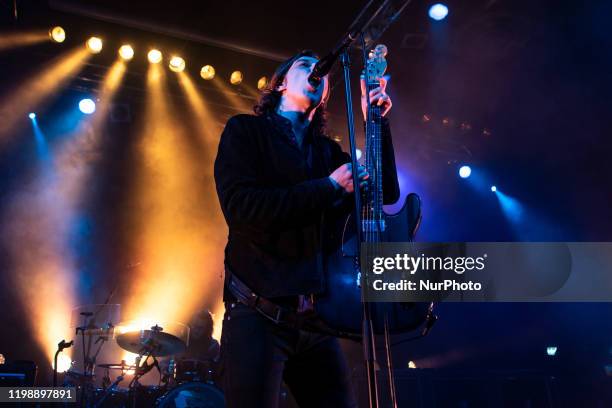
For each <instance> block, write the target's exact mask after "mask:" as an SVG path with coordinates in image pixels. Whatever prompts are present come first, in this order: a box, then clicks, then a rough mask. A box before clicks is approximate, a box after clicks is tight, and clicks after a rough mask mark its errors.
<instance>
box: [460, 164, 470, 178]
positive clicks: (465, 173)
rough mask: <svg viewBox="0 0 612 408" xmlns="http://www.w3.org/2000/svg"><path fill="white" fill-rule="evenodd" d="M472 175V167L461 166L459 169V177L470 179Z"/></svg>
mask: <svg viewBox="0 0 612 408" xmlns="http://www.w3.org/2000/svg"><path fill="white" fill-rule="evenodd" d="M470 174H472V168H471V167H470V166H461V167H460V168H459V177H461V178H468V177H470Z"/></svg>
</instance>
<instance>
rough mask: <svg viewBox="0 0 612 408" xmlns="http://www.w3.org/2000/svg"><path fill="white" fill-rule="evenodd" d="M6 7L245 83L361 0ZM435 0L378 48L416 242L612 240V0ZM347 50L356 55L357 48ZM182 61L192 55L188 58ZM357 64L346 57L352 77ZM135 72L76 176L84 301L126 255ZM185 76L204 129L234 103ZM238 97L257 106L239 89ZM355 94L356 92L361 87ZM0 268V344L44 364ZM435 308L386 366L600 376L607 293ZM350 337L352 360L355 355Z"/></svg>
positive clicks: (50, 125) (330, 34) (6, 185)
mask: <svg viewBox="0 0 612 408" xmlns="http://www.w3.org/2000/svg"><path fill="white" fill-rule="evenodd" d="M11 3H12V2H7V1H3V2H2V3H0V17H1V20H0V21H2V23H3V27H4V30H5V31H6V32H9V31H14V30H20V29H27V28H31V27H47V26H50V25H51V24H61V25H63V26H64V27H65V28H66V29H67V31H68V33H69V39H68V40H67V43H68V44H70V43H71V42H72V44H77V43H78V41H83V40H84V39H85V38H87V37H88V36H89V35H91V34H92V33H94V32H102V33H104V35H105V36H106V37H107V38H108V41H107V43H106V44H108V43H109V42H110V43H111V44H112V45H109V46H110V47H113V46H114V45H118V44H119V43H120V41H122V40H123V39H125V38H129V39H130V40H131V41H133V42H136V45H137V47H138V46H139V45H140V46H142V47H144V46H146V45H148V44H150V43H152V42H153V41H155V42H156V43H157V44H160V43H161V44H163V46H164V47H166V48H168V49H175V50H177V51H180V52H181V53H182V54H183V55H185V56H186V59H187V63H188V70H190V71H192V74H193V76H194V77H197V75H198V69H196V67H199V65H198V64H200V65H202V64H204V63H210V64H212V65H214V66H215V67H216V69H217V72H218V73H221V72H223V73H225V74H226V75H227V74H228V73H229V72H230V71H231V70H233V69H237V68H239V69H241V70H242V71H243V72H244V73H245V82H248V83H250V84H254V83H255V81H256V80H257V78H259V76H261V75H268V76H270V74H271V72H272V70H273V69H274V67H275V66H276V65H277V63H278V62H277V60H276V57H278V56H281V57H282V56H289V55H291V54H293V53H294V52H296V51H298V50H301V49H304V48H310V49H314V50H315V51H317V52H319V53H321V54H324V53H325V52H326V51H327V50H329V49H330V48H331V47H332V46H333V45H334V43H335V42H336V41H337V40H338V39H339V37H340V35H341V34H342V33H343V32H344V30H345V29H346V28H347V27H348V25H349V24H350V23H351V21H352V20H353V18H354V17H355V16H356V14H357V12H358V11H359V9H360V8H361V6H362V5H363V4H362V3H363V2H361V1H357V2H355V1H334V2H325V3H312V2H281V1H264V2H240V1H231V0H227V1H224V2H196V1H187V0H175V1H173V2H160V3H157V2H140V1H96V0H93V1H87V2H77V1H56V2H53V1H51V2H44V1H29V2H18V5H19V12H20V16H19V19H18V21H17V22H15V21H14V20H13V19H12V12H11V9H10V7H11ZM430 4H431V2H428V1H422V0H414V1H413V2H412V3H411V4H410V5H409V6H408V7H407V8H406V9H405V11H404V12H403V14H402V16H401V18H400V19H399V20H398V21H397V22H396V23H395V24H394V25H393V26H391V28H390V29H389V30H388V31H387V32H386V33H385V34H384V36H383V37H382V39H381V42H384V43H385V44H386V45H387V46H388V48H389V55H388V62H389V74H390V76H391V77H390V82H389V89H388V91H389V94H390V95H391V96H392V98H393V103H394V107H393V110H392V112H391V114H390V119H391V122H392V129H393V137H394V144H395V148H396V156H397V160H398V165H399V169H400V177H401V179H400V182H401V188H402V196H404V195H405V194H407V193H408V192H411V191H414V192H417V193H418V194H419V195H420V196H421V198H422V200H423V217H424V218H423V223H422V226H421V228H420V231H419V233H418V236H417V239H418V240H420V241H447V242H448V241H514V240H521V241H609V240H610V239H611V238H612V233H611V232H610V231H611V228H612V219H611V217H610V202H611V201H612V166H611V160H610V154H611V153H612V143H611V142H610V114H609V111H610V102H609V98H610V97H609V95H610V94H609V91H610V85H611V83H612V78H611V72H612V54H611V52H610V50H611V49H612V48H611V46H612V30H611V29H610V22H609V18H610V16H611V15H612V5H611V4H610V3H609V2H605V1H584V2H579V1H538V2H532V1H523V0H519V1H509V0H478V1H448V2H446V4H447V5H448V6H449V9H450V14H449V16H448V18H447V19H446V20H444V21H442V22H434V21H432V20H430V19H429V18H428V17H427V9H428V7H429V5H430ZM109 17H111V18H110V19H111V20H115V21H114V22H113V21H109ZM118 20H121V21H122V22H121V23H119V22H118ZM126 22H129V24H127V23H126ZM136 25H138V26H139V27H136ZM188 37H189V38H188ZM202 37H207V38H212V39H215V40H220V41H224V42H226V43H228V44H232V45H235V46H240V47H245V48H249V49H251V51H253V50H255V51H256V52H250V53H249V52H247V53H244V52H237V51H235V50H228V49H224V48H222V47H214V46H210V45H208V44H206V43H203V42H202V41H200V40H201V39H202ZM62 46H63V45H62ZM105 46H106V45H105ZM57 52H58V46H57V45H56V44H50V43H45V44H40V45H36V46H33V47H28V48H21V49H15V50H11V51H3V52H2V53H1V54H0V61H1V65H0V90H1V91H2V94H3V95H4V94H6V93H8V92H9V91H10V90H11V89H12V87H13V85H14V84H15V83H17V82H19V81H20V80H22V79H23V78H27V77H28V75H31V73H32V72H35V71H36V70H37V67H38V65H39V64H41V63H44V62H45V61H48V60H50V59H51V58H53V56H55V55H56V53H57ZM254 53H255V54H261V55H259V56H258V55H253V54H254ZM265 55H267V56H268V57H266V56H265ZM352 55H353V60H354V62H355V65H358V64H357V58H358V55H359V54H358V53H355V52H354V53H353V54H352ZM113 58H114V56H113V55H111V56H108V55H107V56H105V55H104V53H102V54H100V55H98V56H95V57H94V58H92V59H90V60H89V63H88V65H87V66H86V67H85V69H84V70H83V71H82V72H80V73H79V74H78V76H77V77H75V78H74V79H73V80H72V81H71V82H70V84H69V86H67V87H66V88H65V89H64V90H63V91H62V92H61V93H60V94H59V95H57V96H56V97H55V98H54V99H53V100H52V101H51V102H49V103H48V104H47V105H46V106H45V107H44V108H43V109H44V110H42V111H39V123H40V125H41V127H42V128H44V129H45V130H46V134H47V136H48V137H49V141H50V143H54V140H55V139H54V137H57V138H59V137H60V136H55V135H61V134H62V129H58V126H57V124H56V121H54V119H53V118H55V117H56V115H60V114H62V112H65V111H66V110H67V109H71V107H72V106H74V103H75V101H78V100H79V99H80V98H81V97H82V96H83V95H86V94H88V93H89V92H91V91H92V90H95V89H96V87H97V86H98V85H99V80H100V78H101V75H102V73H103V72H104V71H105V70H106V68H107V67H108V66H110V64H111V62H112V60H113ZM190 61H199V62H194V64H193V65H191V66H190V65H189V64H190ZM358 69H359V68H358V67H355V68H354V69H353V71H354V74H358ZM145 72H146V63H145V62H144V61H134V62H133V63H132V64H131V65H130V69H129V73H128V76H127V78H126V81H125V84H124V86H122V88H121V90H120V92H119V94H118V95H117V96H116V101H117V102H118V103H119V102H120V103H123V104H126V105H128V106H129V108H130V112H131V120H130V121H128V122H125V123H116V122H112V123H109V124H108V132H107V133H108V135H109V137H108V138H107V139H106V142H105V147H104V149H105V153H104V154H103V159H102V162H101V164H100V165H99V167H98V169H99V170H98V171H97V173H96V178H95V180H94V181H93V183H92V184H91V185H90V186H89V188H90V189H91V190H92V197H94V198H92V199H91V200H89V201H88V202H86V203H84V204H83V207H82V208H83V214H84V215H83V217H84V220H85V221H84V222H85V224H86V228H85V229H84V230H83V231H84V233H83V236H82V237H81V238H80V239H79V240H78V242H79V245H78V247H79V257H78V261H79V264H80V270H81V271H82V279H83V282H80V283H79V288H80V289H81V290H82V293H81V294H82V297H83V298H84V299H95V301H101V300H103V298H104V296H105V293H106V292H107V289H108V286H109V282H111V281H113V280H116V279H125V277H122V276H121V274H120V273H119V272H117V271H118V269H119V265H124V264H125V263H127V262H129V260H130V254H129V253H126V250H125V248H126V247H127V245H125V244H126V243H125V242H122V238H121V237H122V234H121V233H119V234H118V235H117V234H114V233H113V232H115V231H122V228H125V227H124V226H123V224H122V223H123V221H122V219H121V217H120V215H121V214H122V213H123V211H124V206H125V205H127V203H128V202H129V200H128V199H127V197H128V196H129V192H128V191H126V188H127V187H126V186H125V185H124V184H122V183H125V177H124V176H125V175H126V174H129V172H130V165H131V163H132V160H133V155H134V146H133V139H132V138H130V134H131V133H132V132H133V131H134V129H135V127H136V125H135V123H136V122H137V119H138V115H139V112H140V111H141V109H142V103H143V102H142V99H143V92H144V81H145V79H144V77H145V75H144V73H145ZM333 78H335V79H336V82H337V84H336V86H335V87H334V89H333V94H332V100H331V101H330V113H331V123H330V129H331V132H332V134H333V135H337V136H340V137H342V144H343V145H344V146H345V147H347V146H348V143H347V140H346V137H344V135H345V133H346V132H345V128H346V125H345V121H344V118H345V117H344V111H343V108H344V105H343V99H342V98H343V88H342V84H341V83H340V82H339V79H340V77H339V75H338V72H336V73H335V74H334V76H333ZM354 78H355V77H354ZM198 84H199V85H198V86H199V87H200V89H201V90H202V91H203V92H209V95H211V97H210V101H211V102H212V103H213V104H214V106H215V109H216V110H215V113H216V115H217V117H218V123H217V124H214V126H217V127H219V126H221V125H222V124H223V123H224V122H225V120H226V119H227V117H229V116H230V115H232V114H235V113H237V111H236V109H235V108H234V107H232V106H231V105H230V104H228V103H227V102H225V100H224V99H223V98H221V95H219V94H218V93H216V92H217V91H215V90H214V89H211V87H210V86H209V85H208V84H206V83H203V81H199V82H198ZM238 92H239V93H240V94H241V95H243V97H244V99H245V100H246V101H247V102H248V103H249V104H253V103H254V100H253V99H249V97H248V95H247V93H246V92H242V93H241V91H238ZM353 92H354V94H355V95H356V94H357V92H358V88H357V87H356V86H353ZM169 94H170V95H169V97H171V98H173V101H174V103H175V104H176V106H178V107H181V106H184V105H185V103H186V101H185V100H183V99H182V98H181V96H180V93H179V92H178V89H175V88H171V89H170V90H169ZM17 102H18V101H16V103H17ZM355 106H356V105H355ZM356 108H357V106H356ZM41 113H43V114H41ZM424 115H426V116H427V117H428V118H429V120H424ZM445 118H446V119H447V120H446V123H447V124H444V123H443V120H444V119H445ZM27 124H28V122H27V121H25V118H24V126H22V129H21V130H19V132H21V133H20V134H19V137H15V138H13V140H14V142H12V143H11V144H10V145H9V146H5V147H4V148H3V149H2V150H0V211H2V210H3V208H4V207H5V206H6V205H7V203H8V201H9V200H10V197H11V195H12V194H14V193H15V191H18V190H19V188H20V186H22V185H23V183H25V182H26V181H27V177H28V174H30V172H31V168H32V166H33V164H32V163H33V162H34V161H35V157H36V155H35V145H34V142H33V138H32V134H31V128H29V127H28V126H26V125H27ZM462 124H464V125H463V126H462ZM219 129H220V127H219ZM357 129H358V130H360V126H357ZM359 138H360V139H361V135H359ZM55 141H57V140H55ZM461 164H470V165H471V166H472V169H473V170H474V173H475V174H474V177H472V178H471V179H468V180H462V179H460V178H459V177H458V176H457V170H458V167H459V165H461ZM476 176H477V177H476ZM24 179H25V180H24ZM478 180H485V181H483V182H481V183H478V182H477V181H478ZM491 184H495V185H496V186H497V187H498V188H499V189H500V191H503V192H504V193H505V194H507V195H509V196H511V197H513V198H515V199H516V200H518V201H519V202H520V203H521V204H522V205H523V206H524V208H525V209H526V214H527V215H526V217H524V218H523V219H521V220H520V221H519V222H517V221H512V220H511V219H509V218H508V217H507V214H504V211H503V209H502V208H501V207H500V205H499V201H498V199H497V198H496V195H495V194H493V193H492V192H491V191H490V190H489V187H490V185H491ZM211 200H212V201H211ZM206 202H207V204H206V205H215V202H216V199H215V198H214V197H208V198H207V199H206ZM400 203H401V200H400ZM395 208H397V207H395ZM390 210H392V209H390ZM211 211H213V210H211ZM0 228H1V226H0ZM0 272H1V274H2V281H0V284H1V285H2V288H3V289H1V290H0V310H2V312H1V313H0V327H2V330H1V332H2V336H0V353H3V354H5V356H8V357H10V358H12V359H33V360H36V361H42V360H44V357H43V356H42V354H41V351H40V350H37V349H36V347H35V346H34V344H35V343H34V342H32V341H28V340H27V339H28V338H30V337H31V333H30V332H29V329H28V325H26V324H24V321H25V320H26V319H27V316H25V315H24V314H23V310H22V309H21V306H19V302H18V301H17V296H16V294H15V293H14V292H13V291H11V289H10V275H11V264H10V259H9V257H8V256H6V250H5V249H4V248H2V247H0ZM211 273H213V272H212V271H211ZM611 279H612V278H611ZM438 314H439V315H440V321H439V323H437V325H436V326H435V327H434V329H433V331H432V333H431V335H430V336H429V337H428V338H427V339H425V340H421V341H418V342H414V343H408V344H406V345H403V346H398V347H397V348H396V349H394V355H393V357H394V361H395V366H396V367H398V368H406V367H407V362H408V361H409V360H414V361H416V363H417V365H418V366H419V367H424V368H457V369H519V368H520V369H533V370H541V371H543V372H552V371H554V372H555V373H564V374H566V375H570V374H571V375H578V376H589V377H595V378H600V377H602V376H604V375H605V373H604V366H605V365H610V364H612V307H610V305H609V304H604V303H596V304H590V303H572V304H441V305H439V308H438ZM553 344H554V345H557V346H558V347H559V353H558V355H557V356H556V357H555V358H554V359H551V358H549V357H548V356H546V353H545V350H546V346H547V345H553ZM348 348H349V349H351V350H349V354H350V355H351V356H352V362H353V363H354V364H355V365H356V366H358V355H359V351H358V350H356V349H355V348H354V347H348ZM40 365H41V370H42V371H43V372H45V371H46V370H48V367H47V366H46V362H44V363H42V362H41V364H40Z"/></svg>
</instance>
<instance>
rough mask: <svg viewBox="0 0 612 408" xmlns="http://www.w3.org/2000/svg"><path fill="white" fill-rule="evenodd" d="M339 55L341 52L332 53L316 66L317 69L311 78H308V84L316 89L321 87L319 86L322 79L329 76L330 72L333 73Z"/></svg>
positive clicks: (311, 74)
mask: <svg viewBox="0 0 612 408" xmlns="http://www.w3.org/2000/svg"><path fill="white" fill-rule="evenodd" d="M339 55H340V53H339V52H330V53H329V54H327V55H326V56H325V57H323V58H321V59H320V60H319V61H318V62H317V63H316V64H315V67H314V68H313V70H312V72H311V73H310V76H309V77H308V82H309V83H310V85H312V86H315V87H316V86H319V84H320V83H321V79H322V78H323V77H324V76H325V75H327V74H329V71H331V69H332V68H333V66H334V63H335V62H336V60H337V59H338V56H339Z"/></svg>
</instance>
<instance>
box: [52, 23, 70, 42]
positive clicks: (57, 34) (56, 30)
mask: <svg viewBox="0 0 612 408" xmlns="http://www.w3.org/2000/svg"><path fill="white" fill-rule="evenodd" d="M49 37H50V38H51V39H52V40H53V41H55V42H56V43H63V42H64V40H65V39H66V32H65V31H64V29H63V28H62V27H60V26H55V27H53V28H52V29H50V30H49Z"/></svg>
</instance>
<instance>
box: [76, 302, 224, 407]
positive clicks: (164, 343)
mask: <svg viewBox="0 0 612 408" xmlns="http://www.w3.org/2000/svg"><path fill="white" fill-rule="evenodd" d="M100 306H102V307H103V308H107V309H108V307H109V306H116V307H117V308H118V306H119V305H89V306H80V307H78V308H77V310H76V314H77V315H78V316H80V318H81V319H82V320H83V324H81V325H80V326H78V327H76V333H77V335H79V334H80V337H81V340H82V341H81V344H82V347H83V371H77V370H75V369H70V370H68V371H67V372H66V375H65V378H64V385H65V386H69V387H75V388H76V389H77V400H78V404H77V406H78V407H83V408H145V407H146V408H154V407H159V408H174V407H177V408H179V407H190V408H194V407H202V408H204V407H206V408H216V407H224V406H225V399H224V396H223V393H222V392H221V390H220V389H219V388H218V387H217V386H216V385H215V375H214V374H215V362H214V361H213V360H195V359H188V358H177V357H176V356H180V355H181V354H184V352H185V351H186V349H187V342H188V334H187V335H184V334H183V335H181V334H179V335H177V333H176V330H174V331H175V333H172V330H164V326H168V327H172V326H177V325H178V326H182V327H183V328H184V330H183V333H184V332H185V331H186V332H187V333H188V328H187V327H186V326H184V325H182V324H180V323H174V324H164V326H162V325H160V324H161V323H160V324H153V325H152V326H149V327H143V328H138V329H135V328H134V326H133V325H119V326H118V328H116V327H115V326H114V325H113V324H112V323H110V321H111V320H110V319H111V317H110V315H113V317H115V318H116V317H117V316H118V310H116V311H112V312H111V313H109V312H108V311H104V312H103V313H102V314H103V315H104V314H106V315H107V316H108V317H109V318H108V319H102V321H106V322H105V323H103V324H98V323H96V321H100V320H101V319H100V318H99V315H100V310H101V308H100ZM92 310H93V312H92ZM74 315H75V312H74V311H73V322H74V320H75V316H74ZM112 340H114V341H115V342H116V344H117V345H118V346H119V347H120V348H121V349H122V350H123V351H124V352H129V353H133V354H134V355H135V356H136V357H135V359H134V361H133V363H128V362H126V361H125V360H122V361H121V362H120V363H102V364H97V363H96V359H97V357H98V355H99V353H100V350H101V349H102V347H103V345H104V344H105V343H107V342H109V341H112ZM93 349H95V350H93ZM96 368H98V369H103V370H104V373H105V374H104V376H103V378H102V381H101V386H100V384H97V383H96V375H95V369H96ZM153 369H156V371H157V372H158V374H159V377H158V378H159V381H158V383H157V385H144V384H142V383H141V379H142V377H143V376H144V375H145V374H147V373H149V372H150V371H153ZM111 373H113V374H116V377H115V378H114V381H112V380H111ZM128 378H131V380H130V381H129V383H128V381H127V379H128ZM124 380H125V382H126V383H128V384H127V387H120V384H121V383H122V382H124Z"/></svg>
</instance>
